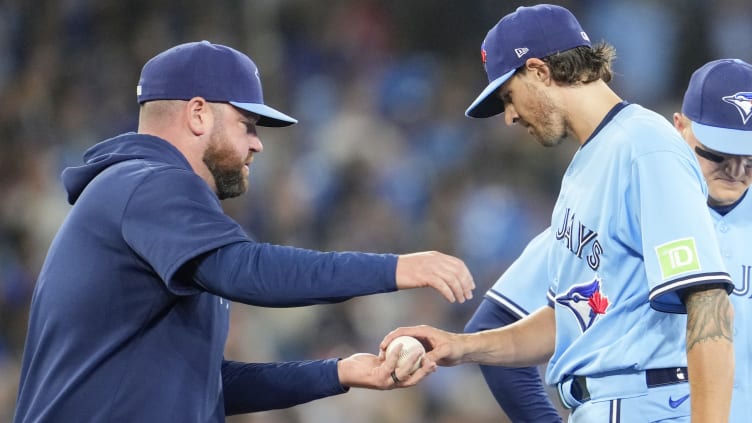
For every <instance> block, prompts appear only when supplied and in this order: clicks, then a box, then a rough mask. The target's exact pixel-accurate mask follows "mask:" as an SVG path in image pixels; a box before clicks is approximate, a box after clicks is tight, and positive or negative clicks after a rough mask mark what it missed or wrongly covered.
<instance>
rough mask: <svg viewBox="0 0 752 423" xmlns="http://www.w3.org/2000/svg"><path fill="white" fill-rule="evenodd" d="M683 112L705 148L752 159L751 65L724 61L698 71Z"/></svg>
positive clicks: (685, 100) (685, 99)
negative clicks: (751, 157)
mask: <svg viewBox="0 0 752 423" xmlns="http://www.w3.org/2000/svg"><path fill="white" fill-rule="evenodd" d="M682 113H684V114H685V115H686V116H687V117H688V118H689V119H690V120H691V121H692V132H694V134H695V137H697V139H698V140H699V141H700V142H701V143H702V144H703V145H705V146H706V147H708V148H710V149H713V150H715V151H718V152H719V153H725V154H733V155H742V156H752V65H750V64H749V63H747V62H744V61H742V60H739V59H721V60H714V61H712V62H708V63H706V64H705V65H703V66H702V67H700V68H699V69H697V70H696V71H695V72H694V73H693V74H692V78H690V80H689V86H688V87H687V91H686V92H685V93H684V102H683V103H682Z"/></svg>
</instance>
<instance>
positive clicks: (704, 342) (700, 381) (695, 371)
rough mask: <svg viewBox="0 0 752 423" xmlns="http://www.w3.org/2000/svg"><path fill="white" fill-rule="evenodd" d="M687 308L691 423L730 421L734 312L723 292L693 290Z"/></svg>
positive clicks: (687, 295) (732, 383)
mask: <svg viewBox="0 0 752 423" xmlns="http://www.w3.org/2000/svg"><path fill="white" fill-rule="evenodd" d="M685 304H686V307H687V364H688V367H689V384H690V393H691V395H690V399H691V404H692V422H693V423H697V422H722V421H723V422H725V421H728V418H729V412H730V406H731V392H732V390H733V385H734V345H733V322H734V311H733V307H732V306H731V302H730V301H729V298H728V294H727V293H726V291H725V290H724V289H721V288H712V289H705V290H693V291H692V292H689V293H687V294H686V296H685Z"/></svg>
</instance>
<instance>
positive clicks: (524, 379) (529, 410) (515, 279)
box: [465, 228, 561, 423]
mask: <svg viewBox="0 0 752 423" xmlns="http://www.w3.org/2000/svg"><path fill="white" fill-rule="evenodd" d="M550 236H551V228H546V230H545V231H543V232H542V233H541V234H539V235H538V236H536V237H535V238H533V240H532V241H530V243H529V244H528V245H527V246H526V247H525V249H524V250H523V251H522V254H521V255H520V257H519V258H517V260H515V261H514V263H512V265H511V266H509V268H508V269H506V270H505V271H504V273H503V274H502V275H501V277H499V279H498V280H497V281H496V283H494V285H493V286H492V287H491V288H490V289H489V290H488V292H486V295H485V296H484V298H483V300H482V302H481V303H480V305H479V306H478V309H477V310H476V311H475V314H473V317H472V318H471V319H470V321H468V323H467V325H466V326H465V332H467V333H472V332H478V331H482V330H488V329H496V328H499V327H502V326H506V325H509V324H512V323H514V322H516V321H518V320H520V319H522V318H523V317H525V316H527V315H529V314H530V313H532V312H533V311H535V310H537V309H539V308H540V307H542V306H544V305H546V292H547V291H548V285H549V283H550V281H549V280H548V275H547V272H548V266H547V259H548V255H547V254H546V249H547V248H549V245H550V243H549V238H550ZM480 370H481V373H482V374H483V378H484V379H485V381H486V384H487V385H488V387H489V389H490V390H491V394H493V396H494V398H495V399H496V402H497V403H498V404H499V406H501V408H502V410H504V413H506V415H507V417H509V418H510V419H511V420H512V421H513V422H551V423H553V422H560V421H561V416H560V415H559V411H558V410H557V409H556V408H555V407H554V405H553V403H552V402H551V400H550V398H549V395H548V392H546V389H545V387H544V386H543V381H542V380H541V376H540V371H539V370H538V367H537V366H529V367H506V366H484V365H481V366H480Z"/></svg>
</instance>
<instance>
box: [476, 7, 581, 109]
mask: <svg viewBox="0 0 752 423" xmlns="http://www.w3.org/2000/svg"><path fill="white" fill-rule="evenodd" d="M590 45H591V44H590V38H588V36H587V34H586V33H585V31H583V30H582V27H581V26H580V23H579V22H577V18H575V17H574V15H573V14H572V12H570V11H569V10H567V9H565V8H563V7H561V6H556V5H551V4H539V5H536V6H531V7H525V6H521V7H518V8H517V10H516V11H514V12H513V13H510V14H508V15H506V16H504V17H503V18H501V20H500V21H499V22H498V23H497V24H496V25H495V26H494V27H493V28H491V30H490V31H488V35H486V39H485V40H483V44H482V45H481V58H482V60H483V64H484V66H485V69H486V74H487V75H488V81H489V84H488V86H486V88H485V89H484V90H483V92H481V93H480V95H479V96H478V98H476V99H475V101H474V102H473V104H471V105H470V107H469V108H468V109H467V111H466V112H465V115H467V116H469V117H476V118H484V117H490V116H494V115H497V114H499V113H503V112H504V103H502V101H501V100H500V99H499V98H497V97H496V95H495V93H496V90H498V89H499V87H500V86H501V85H502V84H503V83H504V82H506V81H507V80H508V79H509V78H511V77H512V75H514V72H515V71H516V70H517V69H519V68H520V67H521V66H523V65H524V64H525V62H526V61H527V59H529V58H531V57H537V58H543V57H546V56H550V55H552V54H555V53H559V52H563V51H567V50H571V49H573V48H575V47H579V46H588V47H590Z"/></svg>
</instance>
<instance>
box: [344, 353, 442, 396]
mask: <svg viewBox="0 0 752 423" xmlns="http://www.w3.org/2000/svg"><path fill="white" fill-rule="evenodd" d="M401 350H402V348H401V347H400V348H395V349H394V351H391V352H390V354H389V355H386V354H385V353H384V354H380V355H379V356H377V355H373V354H366V353H358V354H353V355H351V356H350V357H347V358H344V359H342V360H340V361H339V362H338V363H337V372H338V374H339V381H340V383H341V384H342V385H344V386H349V387H351V388H367V389H377V390H388V389H395V388H407V387H409V386H414V385H416V384H418V382H420V381H421V380H423V379H424V378H425V377H426V376H428V375H429V374H431V373H433V372H435V371H436V364H435V363H433V362H431V363H428V362H426V361H425V360H424V361H423V364H422V366H421V367H420V368H418V370H416V371H415V372H414V373H412V374H410V370H411V369H412V368H413V365H414V364H415V363H416V362H417V361H418V360H420V355H421V351H419V350H416V351H412V352H410V354H408V356H407V359H406V360H405V362H404V363H402V364H401V365H400V366H397V360H398V358H399V353H400V351H401ZM392 373H394V376H392Z"/></svg>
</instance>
